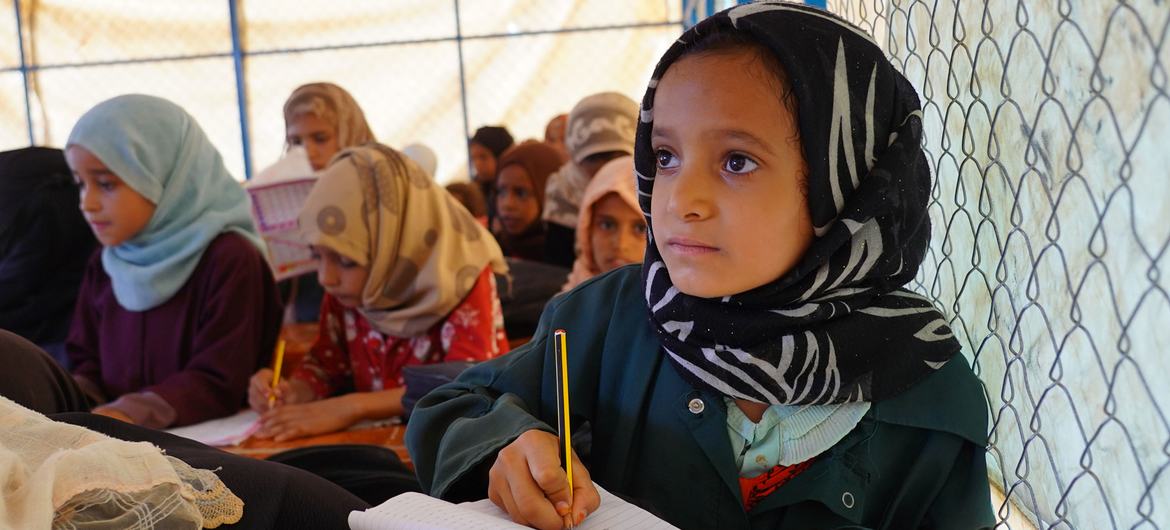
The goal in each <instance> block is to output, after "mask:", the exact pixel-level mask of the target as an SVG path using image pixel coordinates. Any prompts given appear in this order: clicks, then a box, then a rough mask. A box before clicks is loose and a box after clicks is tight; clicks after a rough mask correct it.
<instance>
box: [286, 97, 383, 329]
mask: <svg viewBox="0 0 1170 530" xmlns="http://www.w3.org/2000/svg"><path fill="white" fill-rule="evenodd" d="M284 130H285V143H284V147H285V150H287V149H288V148H290V147H293V146H297V145H303V146H304V147H305V153H306V154H308V156H309V165H310V166H311V167H312V168H313V171H321V170H322V169H324V168H325V166H327V165H329V161H330V160H331V159H333V155H336V154H337V152H338V151H341V150H342V149H345V148H347V147H354V146H358V145H364V144H366V143H369V142H373V141H374V133H373V132H371V131H370V125H369V124H368V123H366V115H365V113H364V112H362V109H361V107H359V106H358V104H357V101H355V100H354V99H353V96H351V95H350V94H349V92H346V90H345V89H344V88H341V87H339V86H337V85H335V84H333V83H309V84H307V85H301V86H299V87H297V89H296V90H294V91H293V93H292V95H291V96H289V97H288V100H286V101H285V102H284ZM280 288H281V291H282V292H286V291H287V292H286V294H287V295H288V296H287V298H286V299H287V300H288V301H289V304H290V307H289V308H288V311H289V314H290V318H287V319H286V320H289V321H295V322H314V321H316V320H317V318H318V316H319V312H320V309H321V298H322V297H323V296H324V293H323V292H322V291H321V286H320V285H318V284H317V280H316V279H314V278H313V277H312V276H311V275H307V274H306V275H301V276H298V277H297V278H295V279H290V280H287V281H284V282H281V283H280Z"/></svg>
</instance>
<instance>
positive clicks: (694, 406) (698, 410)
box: [687, 398, 707, 414]
mask: <svg viewBox="0 0 1170 530" xmlns="http://www.w3.org/2000/svg"><path fill="white" fill-rule="evenodd" d="M705 408H707V406H706V405H704V404H703V400H701V399H699V398H694V399H692V400H691V401H690V403H687V410H689V411H691V414H702V413H703V409H705Z"/></svg>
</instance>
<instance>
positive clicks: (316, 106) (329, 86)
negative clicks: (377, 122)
mask: <svg viewBox="0 0 1170 530" xmlns="http://www.w3.org/2000/svg"><path fill="white" fill-rule="evenodd" d="M303 114H312V115H314V116H317V117H318V118H321V119H323V120H325V121H327V122H329V123H332V124H333V126H334V127H336V128H337V145H338V146H340V147H341V148H342V149H345V148H346V147H353V146H356V145H364V144H367V143H370V142H373V141H374V133H373V132H372V131H370V124H368V123H366V115H365V113H363V112H362V108H361V107H359V106H358V104H357V101H355V100H354V99H353V96H351V95H350V94H349V92H346V91H345V89H344V88H341V87H339V86H337V85H335V84H333V83H309V84H307V85H301V86H299V87H297V89H296V90H293V93H292V95H291V96H289V97H288V100H287V101H285V102H284V123H285V125H286V126H287V124H288V122H290V121H292V120H293V119H294V118H296V117H297V116H300V115H303ZM284 147H285V149H288V147H289V146H288V143H287V141H286V143H285V146H284Z"/></svg>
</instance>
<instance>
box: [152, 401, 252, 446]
mask: <svg viewBox="0 0 1170 530" xmlns="http://www.w3.org/2000/svg"><path fill="white" fill-rule="evenodd" d="M259 420H260V415H259V414H256V413H255V412H254V411H251V410H242V411H240V412H239V413H237V414H235V415H233V416H228V417H226V418H219V419H214V420H209V421H205V422H203V423H196V424H194V425H188V426H186V427H176V428H174V429H167V432H169V433H171V434H174V435H178V436H182V437H183V438H190V439H192V440H195V441H197V442H202V443H204V444H206V445H210V446H212V447H226V446H229V445H236V444H238V443H240V442H242V441H244V440H247V439H248V437H249V436H252V434H253V433H255V432H256V430H257V429H259V428H260V422H259Z"/></svg>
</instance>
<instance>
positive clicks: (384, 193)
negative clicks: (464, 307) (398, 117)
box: [299, 143, 508, 337]
mask: <svg viewBox="0 0 1170 530" xmlns="http://www.w3.org/2000/svg"><path fill="white" fill-rule="evenodd" d="M299 224H300V231H301V236H302V238H303V239H304V241H305V242H306V243H308V244H310V245H321V246H325V247H328V248H330V249H333V250H334V251H336V252H337V253H339V254H341V255H343V256H345V257H347V258H349V259H352V260H354V261H355V262H357V263H358V264H360V265H363V266H368V267H369V268H370V276H369V278H368V279H367V280H366V285H365V287H364V288H363V290H362V306H361V308H359V311H361V313H362V315H363V316H365V317H366V319H367V320H369V321H370V325H371V326H373V327H374V328H375V329H377V330H378V331H381V332H382V333H386V334H389V335H394V336H399V337H412V336H416V335H418V334H420V333H424V332H426V330H428V329H430V327H431V326H433V325H434V324H436V323H437V322H439V321H440V320H442V319H444V318H446V317H447V315H448V314H449V313H450V312H451V311H453V310H454V309H455V307H456V306H457V305H459V303H460V302H462V301H463V298H464V297H465V296H467V293H468V292H470V291H471V288H472V287H474V286H475V282H476V279H477V278H478V277H479V275H480V273H481V272H483V269H484V267H486V266H489V265H490V266H491V268H492V270H493V271H494V272H497V273H499V274H504V273H506V272H507V271H508V266H507V265H506V264H505V263H504V256H503V253H502V252H501V251H500V246H499V245H498V244H497V243H496V240H495V239H494V238H492V236H491V234H489V233H488V231H487V230H486V229H485V228H483V226H481V225H480V224H479V223H478V222H476V220H475V218H474V217H472V216H471V214H469V213H467V210H466V209H464V208H463V206H462V205H460V204H459V203H458V202H457V201H456V200H455V199H454V198H453V197H452V196H451V195H450V194H449V193H447V192H446V190H444V189H443V188H442V187H440V186H438V185H437V184H435V183H434V181H432V180H431V179H430V177H428V176H427V175H426V173H424V172H423V171H422V169H420V168H419V167H418V165H417V164H415V163H414V162H413V161H412V160H410V159H409V158H407V157H405V156H403V155H401V154H400V153H398V152H397V151H395V150H393V149H391V148H389V147H386V146H384V145H381V144H376V143H375V144H369V145H365V146H361V147H353V148H349V149H345V150H343V151H342V152H340V153H338V154H337V156H336V157H334V159H333V162H332V163H331V164H330V165H329V167H327V168H325V170H324V171H323V172H322V173H321V176H320V178H319V179H318V180H317V183H316V184H314V185H313V190H312V191H311V192H309V197H308V198H307V199H306V200H305V205H304V208H302V209H301V214H300V218H299Z"/></svg>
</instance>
